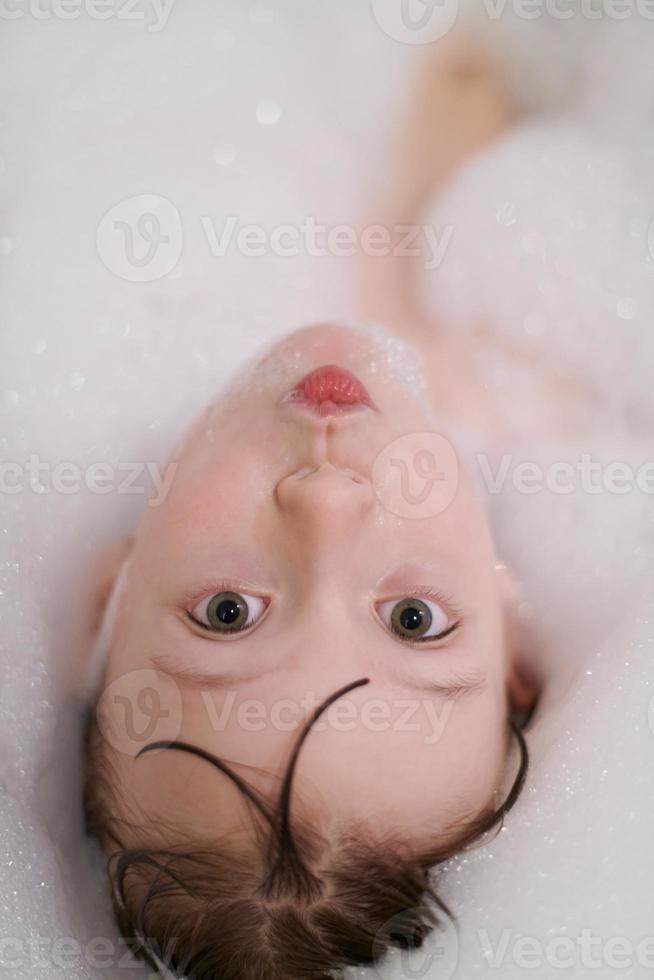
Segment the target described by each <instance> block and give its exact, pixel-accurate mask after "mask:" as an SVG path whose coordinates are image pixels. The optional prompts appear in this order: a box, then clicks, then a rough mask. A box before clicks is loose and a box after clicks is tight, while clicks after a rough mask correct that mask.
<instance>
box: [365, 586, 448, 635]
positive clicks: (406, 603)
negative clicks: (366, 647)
mask: <svg viewBox="0 0 654 980" xmlns="http://www.w3.org/2000/svg"><path fill="white" fill-rule="evenodd" d="M377 610H378V613H379V616H380V618H381V620H382V622H383V623H384V625H385V626H387V627H388V628H389V629H390V630H391V631H392V632H393V633H396V634H397V635H398V636H400V637H401V638H402V639H403V640H413V641H424V640H442V639H443V638H444V637H446V636H448V635H449V634H450V633H452V632H453V631H454V630H455V629H456V628H457V626H458V625H459V624H458V622H454V623H453V622H452V621H451V619H450V616H449V615H448V614H447V612H446V611H445V610H444V609H443V607H442V606H441V605H439V603H438V602H435V601H434V600H433V599H428V598H426V597H418V596H409V597H407V598H406V599H400V600H399V601H398V600H397V599H393V600H392V601H390V602H382V603H380V605H379V606H378V607H377Z"/></svg>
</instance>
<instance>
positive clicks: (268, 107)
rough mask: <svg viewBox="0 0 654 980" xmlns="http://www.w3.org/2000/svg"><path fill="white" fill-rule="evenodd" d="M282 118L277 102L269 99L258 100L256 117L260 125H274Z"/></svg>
mask: <svg viewBox="0 0 654 980" xmlns="http://www.w3.org/2000/svg"><path fill="white" fill-rule="evenodd" d="M281 118H282V109H281V106H280V104H279V102H275V101H274V100H272V99H269V100H267V101H264V102H260V103H259V105H258V106H257V119H258V121H259V122H260V123H261V125H262V126H275V125H277V123H278V122H279V120H280V119H281Z"/></svg>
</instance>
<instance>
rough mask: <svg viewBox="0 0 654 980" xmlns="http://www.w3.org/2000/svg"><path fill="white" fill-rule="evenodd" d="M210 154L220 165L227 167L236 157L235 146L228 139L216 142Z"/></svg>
mask: <svg viewBox="0 0 654 980" xmlns="http://www.w3.org/2000/svg"><path fill="white" fill-rule="evenodd" d="M212 156H213V158H214V161H215V162H216V163H217V164H218V165H219V166H220V167H228V166H229V165H230V163H233V162H234V160H235V159H236V147H235V146H234V144H233V143H230V142H229V140H224V141H222V142H220V143H216V145H215V146H214V148H213V153H212Z"/></svg>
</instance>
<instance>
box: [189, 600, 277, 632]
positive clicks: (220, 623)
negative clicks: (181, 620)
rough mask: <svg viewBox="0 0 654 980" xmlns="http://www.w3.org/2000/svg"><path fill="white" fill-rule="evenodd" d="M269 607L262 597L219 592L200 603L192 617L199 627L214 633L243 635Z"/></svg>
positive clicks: (193, 611)
mask: <svg viewBox="0 0 654 980" xmlns="http://www.w3.org/2000/svg"><path fill="white" fill-rule="evenodd" d="M267 605H268V603H267V601H266V600H265V599H262V598H261V597H260V596H255V595H247V594H246V593H241V592H217V593H216V594H215V595H210V596H207V597H206V598H205V599H202V600H201V601H200V602H198V604H197V605H196V606H195V607H194V608H193V609H192V610H191V612H190V616H191V619H193V620H194V621H195V622H196V623H197V624H198V625H199V626H203V627H204V629H207V630H211V631H212V632H214V633H241V632H243V630H246V629H249V628H250V626H253V625H254V624H255V623H256V622H257V621H258V620H259V619H260V618H261V616H263V614H264V612H265V611H266V607H267Z"/></svg>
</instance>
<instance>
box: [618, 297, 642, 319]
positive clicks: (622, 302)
mask: <svg viewBox="0 0 654 980" xmlns="http://www.w3.org/2000/svg"><path fill="white" fill-rule="evenodd" d="M616 310H617V311H618V316H619V317H620V319H621V320H633V318H634V317H635V316H636V314H637V313H638V304H637V303H636V300H634V299H631V298H629V297H624V298H623V299H619V300H618V302H617V305H616Z"/></svg>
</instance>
